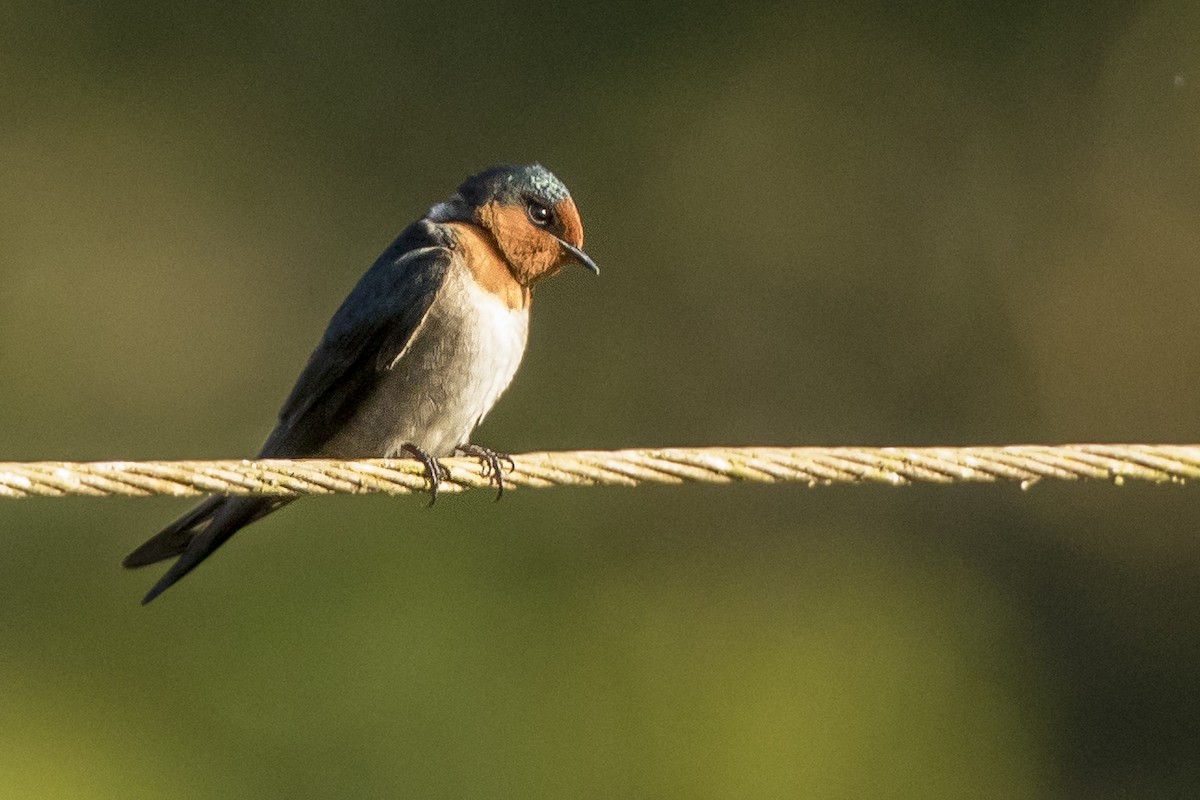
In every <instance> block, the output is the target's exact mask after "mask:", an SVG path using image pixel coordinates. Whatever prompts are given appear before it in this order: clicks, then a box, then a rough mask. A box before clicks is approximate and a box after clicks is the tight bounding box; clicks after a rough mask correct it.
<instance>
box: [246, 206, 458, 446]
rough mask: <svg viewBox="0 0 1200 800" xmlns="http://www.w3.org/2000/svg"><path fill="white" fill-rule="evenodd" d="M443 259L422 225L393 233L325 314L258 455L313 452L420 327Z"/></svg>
mask: <svg viewBox="0 0 1200 800" xmlns="http://www.w3.org/2000/svg"><path fill="white" fill-rule="evenodd" d="M450 258H451V251H450V249H449V248H448V246H447V242H446V240H445V238H444V237H443V235H442V234H441V233H440V231H439V230H438V229H437V227H436V226H435V225H433V224H432V223H430V222H428V221H426V220H421V221H420V222H417V223H415V224H413V225H411V226H409V228H408V229H406V230H405V231H404V232H403V233H401V234H400V237H399V238H398V239H397V240H396V241H395V242H394V243H393V244H392V246H391V247H389V248H388V249H387V250H386V251H385V252H384V253H383V255H381V256H380V257H379V259H378V260H377V261H376V262H375V264H374V265H373V266H372V267H371V268H370V269H369V270H367V273H366V274H365V275H363V277H362V279H361V280H360V281H359V282H358V285H357V286H355V287H354V289H353V290H352V291H351V292H350V295H349V296H348V297H347V298H346V300H345V302H343V303H342V306H341V308H339V309H338V310H337V313H335V314H334V315H333V319H332V320H331V321H330V323H329V327H328V328H327V329H326V331H325V336H324V338H322V339H321V343H320V344H319V345H317V349H316V350H315V351H313V354H312V356H311V357H310V358H309V360H308V365H307V366H306V367H305V368H304V371H303V372H302V373H300V377H299V378H298V379H297V380H296V385H295V386H294V387H293V388H292V393H291V394H290V395H289V396H288V399H287V400H286V401H285V402H284V404H283V408H282V409H281V410H280V412H279V424H278V426H277V427H276V428H275V430H274V432H272V434H271V436H270V437H269V438H268V439H267V442H266V444H265V445H263V449H262V452H261V453H260V455H262V456H266V457H283V456H289V457H293V456H305V455H312V454H314V453H315V452H317V451H318V450H319V449H320V447H321V446H322V445H323V444H324V443H325V442H326V441H327V440H328V439H329V437H330V436H331V434H332V433H333V432H334V430H335V428H336V425H337V421H338V420H339V419H345V418H346V417H347V416H348V415H351V414H353V412H354V408H355V406H356V405H357V403H358V402H360V401H361V400H362V399H363V398H364V397H366V396H367V395H368V394H369V393H370V391H371V390H372V389H373V388H374V386H375V385H376V382H377V381H378V379H379V374H380V372H382V371H384V370H386V369H387V368H388V367H389V366H391V364H392V362H393V361H394V360H395V358H396V356H398V355H399V354H400V353H401V352H402V351H403V350H404V347H405V346H406V345H407V344H408V341H409V339H410V338H412V335H413V333H414V332H415V331H416V330H417V329H418V328H419V327H420V326H421V322H422V320H424V319H425V315H426V314H427V313H428V312H429V307H430V306H431V305H432V304H433V299H434V297H435V296H436V295H437V292H438V289H439V288H441V286H442V282H443V281H444V279H445V276H446V270H447V268H448V267H449V264H450Z"/></svg>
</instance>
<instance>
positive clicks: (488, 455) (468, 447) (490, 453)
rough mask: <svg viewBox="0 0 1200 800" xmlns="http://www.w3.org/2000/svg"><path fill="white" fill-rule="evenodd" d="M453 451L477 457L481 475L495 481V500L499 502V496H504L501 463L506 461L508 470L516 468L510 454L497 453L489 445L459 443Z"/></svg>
mask: <svg viewBox="0 0 1200 800" xmlns="http://www.w3.org/2000/svg"><path fill="white" fill-rule="evenodd" d="M454 452H456V453H462V454H463V455H466V456H473V457H475V458H478V459H479V461H480V471H481V472H482V473H483V477H485V478H490V479H491V480H492V481H494V482H495V484H496V502H500V498H501V497H504V469H503V467H502V464H503V463H504V462H508V471H509V472H512V471H513V470H514V469H516V468H517V464H516V462H515V461H513V460H512V456H510V455H509V454H508V453H498V452H496V451H495V450H492V449H491V448H490V447H483V446H481V445H477V444H460V445H459V446H458V447H456V448H454Z"/></svg>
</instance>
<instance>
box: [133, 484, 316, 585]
mask: <svg viewBox="0 0 1200 800" xmlns="http://www.w3.org/2000/svg"><path fill="white" fill-rule="evenodd" d="M293 499H295V498H286V497H283V498H280V497H213V498H210V499H209V500H205V501H204V502H203V503H201V504H200V505H198V506H196V507H195V508H194V509H192V510H191V511H189V512H188V513H187V514H184V515H183V516H182V517H180V518H179V519H178V520H176V521H175V522H173V523H171V524H170V525H169V526H167V527H166V528H164V529H163V530H162V531H160V532H159V533H158V534H156V535H155V536H154V537H153V538H151V539H150V540H149V541H147V542H146V543H145V544H143V545H142V546H141V547H139V548H138V549H136V550H134V551H133V552H132V553H130V554H129V555H128V556H126V557H125V560H124V561H123V562H121V563H122V564H123V565H124V566H126V567H141V566H145V565H147V564H153V563H156V562H158V561H163V560H165V559H168V558H173V557H175V556H179V558H178V560H177V561H176V562H175V563H174V564H172V565H171V567H170V568H169V569H168V570H167V572H166V574H164V575H163V576H162V578H161V579H160V580H159V581H158V583H156V584H154V587H153V588H152V589H150V591H149V592H148V593H147V594H146V596H145V597H144V598H143V599H142V605H146V604H147V603H149V602H150V601H151V600H153V599H154V598H156V597H158V596H159V595H160V594H162V593H163V592H165V591H166V590H167V589H169V588H170V587H171V586H173V585H174V584H175V582H176V581H178V580H179V579H180V578H182V577H183V576H184V575H186V574H188V573H189V572H191V571H192V570H193V569H195V568H196V567H197V566H199V565H200V563H201V562H202V561H204V559H206V558H208V557H209V556H210V555H212V554H213V552H214V551H216V549H217V548H218V547H220V546H221V545H223V544H224V543H225V542H227V541H229V538H230V537H231V536H233V535H234V534H235V533H237V532H238V531H239V530H241V529H242V528H244V527H246V526H247V525H249V524H250V523H252V522H255V521H257V520H259V519H262V518H263V517H265V516H266V515H267V514H270V513H271V512H272V511H275V510H277V509H279V508H282V507H283V506H285V505H287V504H288V503H290V502H291V501H292V500H293Z"/></svg>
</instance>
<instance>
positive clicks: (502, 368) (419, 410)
mask: <svg viewBox="0 0 1200 800" xmlns="http://www.w3.org/2000/svg"><path fill="white" fill-rule="evenodd" d="M571 264H578V265H581V266H583V267H586V268H587V269H589V270H591V271H592V272H594V273H596V274H597V275H598V274H599V273H600V269H599V267H597V266H596V263H595V262H594V261H592V259H591V258H590V257H589V256H588V255H587V253H585V252H584V251H583V223H582V221H581V220H580V218H579V211H578V209H577V208H576V207H575V202H574V200H572V199H571V195H570V193H569V192H568V191H567V187H566V186H564V185H563V184H562V182H561V181H560V180H559V179H558V178H556V177H555V176H554V175H553V173H551V172H550V171H549V170H548V169H546V168H545V167H543V166H541V165H540V164H532V165H528V166H499V167H493V168H491V169H488V170H486V171H484V172H481V173H479V174H478V175H473V176H471V177H469V178H467V179H466V180H465V181H464V182H463V183H462V185H461V186H459V187H458V190H457V191H456V192H455V193H454V194H452V195H451V196H450V197H449V198H448V199H447V200H445V201H443V202H441V203H438V204H436V205H434V206H433V207H432V208H431V209H430V210H429V213H427V214H426V215H425V216H424V217H422V218H421V219H419V220H417V221H416V222H414V223H413V224H411V225H409V226H408V227H407V228H405V229H404V231H402V232H401V233H400V236H399V237H398V238H397V239H396V241H394V242H393V243H392V244H391V246H390V247H388V248H387V250H385V251H384V252H383V254H382V255H381V256H380V257H379V258H378V259H377V260H376V261H375V263H374V265H372V267H371V268H370V269H369V270H367V272H366V274H364V275H363V277H362V278H361V279H360V280H359V282H358V284H357V285H356V286H355V287H354V289H353V290H352V291H351V292H350V294H349V295H348V296H347V297H346V299H345V301H344V302H343V303H342V305H341V307H340V308H339V309H338V310H337V312H336V313H335V314H334V315H333V319H332V320H330V323H329V327H328V328H327V329H326V331H325V335H324V336H323V337H322V339H321V341H320V343H319V344H318V345H317V348H316V350H315V351H314V352H313V354H312V356H311V357H310V358H309V360H308V364H307V366H306V367H305V368H304V370H303V371H302V372H301V373H300V377H299V378H298V379H297V380H296V384H295V386H294V387H293V389H292V391H291V394H290V395H289V396H288V398H287V400H286V401H285V402H284V404H283V408H282V409H281V411H280V412H279V422H278V424H277V425H276V427H275V429H274V430H273V431H272V432H271V434H270V435H269V436H268V437H267V440H266V443H265V444H264V445H263V446H262V449H261V450H260V451H259V453H258V457H259V458H348V459H358V458H398V457H402V456H412V457H415V458H418V459H420V460H421V461H422V462H423V463H424V464H425V468H426V474H427V476H428V478H429V482H430V486H431V488H432V489H433V491H434V492H435V494H434V496H435V497H436V487H437V484H438V480H439V479H440V477H441V474H442V470H441V467H440V465H439V464H438V462H437V459H438V458H439V457H446V456H451V455H454V454H455V453H456V452H464V453H466V454H468V455H474V456H477V457H480V458H482V459H483V461H484V465H485V471H488V467H489V465H490V475H491V476H492V477H493V479H494V480H496V481H497V482H498V487H499V489H500V490H501V491H503V478H502V476H501V463H500V462H501V461H502V460H504V458H505V457H503V456H500V455H499V454H497V453H495V452H494V451H492V450H489V449H487V448H483V447H479V446H477V445H474V444H471V443H470V435H471V433H472V431H474V430H475V428H476V427H477V426H478V425H479V423H480V422H482V421H483V418H484V417H485V416H487V413H488V412H489V411H490V410H491V408H492V406H493V405H494V404H495V403H496V400H497V399H499V397H500V395H501V394H502V393H503V392H504V390H505V389H506V388H507V387H508V385H509V383H510V382H511V381H512V378H513V375H514V374H516V371H517V367H518V366H519V365H520V363H521V356H522V355H523V354H524V352H525V341H526V337H527V334H528V331H529V307H530V304H531V302H532V300H533V289H534V286H535V285H536V284H537V283H538V282H539V281H541V280H542V279H544V278H548V277H550V276H553V275H555V274H557V273H558V272H559V271H561V270H562V269H563V267H565V266H568V265H571ZM294 499H295V498H279V497H230V496H217V497H212V498H209V499H208V500H205V501H204V502H202V503H200V504H199V505H198V506H196V507H195V508H193V509H192V510H191V511H189V512H188V513H187V514H184V515H183V516H182V517H180V518H179V519H177V520H176V521H175V522H173V523H171V524H170V525H168V526H167V527H166V528H164V529H163V530H162V531H160V532H159V533H158V534H156V535H155V536H154V537H153V538H151V539H150V540H149V541H147V542H146V543H145V544H143V545H142V546H141V547H138V548H137V549H136V550H134V551H133V552H132V553H130V554H129V555H128V556H126V557H125V560H124V561H123V562H122V565H123V566H125V567H127V568H135V567H143V566H147V565H149V564H155V563H157V562H159V561H165V560H167V559H171V558H175V559H176V560H175V563H174V564H172V565H171V567H170V568H169V569H168V570H167V571H166V573H165V574H164V575H163V576H162V578H161V579H160V580H159V581H158V583H156V584H155V585H154V587H153V588H152V589H150V591H149V593H147V594H146V596H145V598H144V599H143V600H142V604H143V605H145V604H146V603H149V602H150V601H151V600H153V599H154V598H156V597H158V596H159V595H160V594H162V593H163V592H164V591H166V590H167V589H168V588H170V587H171V586H172V585H174V584H175V583H176V582H177V581H178V580H179V579H180V578H182V577H183V576H184V575H186V574H188V573H189V572H191V571H192V570H193V569H195V568H196V567H197V566H198V565H199V564H200V563H201V562H202V561H204V560H205V559H206V558H208V557H209V556H210V555H212V554H213V552H215V551H216V550H217V548H219V547H220V546H221V545H222V544H224V543H225V542H227V541H228V540H229V538H230V537H231V536H233V535H234V534H235V533H237V532H238V531H239V530H241V529H242V528H244V527H245V526H247V525H249V524H250V523H252V522H256V521H258V520H260V519H262V518H263V517H265V516H266V515H267V514H270V513H271V512H273V511H277V510H278V509H280V508H282V507H283V506H285V505H287V504H288V503H290V502H292V500H294Z"/></svg>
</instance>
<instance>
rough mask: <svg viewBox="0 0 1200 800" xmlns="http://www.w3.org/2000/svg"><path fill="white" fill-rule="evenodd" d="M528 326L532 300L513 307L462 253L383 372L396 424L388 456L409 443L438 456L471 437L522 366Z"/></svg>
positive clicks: (389, 413)
mask: <svg viewBox="0 0 1200 800" xmlns="http://www.w3.org/2000/svg"><path fill="white" fill-rule="evenodd" d="M528 331H529V311H528V309H527V308H512V307H511V306H510V305H509V304H508V303H507V302H506V301H505V300H504V299H503V298H501V297H499V296H497V295H496V294H495V293H494V292H491V291H488V289H486V288H485V287H483V286H481V285H480V284H479V283H478V282H477V281H476V280H475V278H474V276H473V275H472V273H471V272H470V271H469V270H468V269H466V268H465V267H464V266H462V265H461V263H460V262H458V261H457V260H455V262H454V263H453V264H452V266H451V267H450V269H449V270H448V273H447V275H446V279H445V282H444V283H443V284H442V286H441V287H440V288H439V290H438V293H437V296H436V298H435V299H434V301H433V305H432V306H431V307H430V309H429V312H428V314H427V315H426V317H425V320H424V321H423V322H422V324H421V326H420V328H419V330H418V331H417V332H416V333H415V334H414V336H413V339H412V341H411V342H410V343H409V346H408V347H407V348H406V349H405V352H404V354H403V355H402V356H401V357H400V358H399V359H398V360H397V361H396V362H395V363H393V364H392V366H391V368H390V370H388V374H387V375H385V376H384V378H383V381H384V383H385V386H384V387H383V389H384V390H383V391H382V392H381V393H380V399H381V400H384V401H385V403H386V404H387V405H388V406H390V408H388V409H387V411H386V412H385V413H387V416H388V417H390V418H391V419H392V420H393V425H394V426H395V427H394V428H393V430H392V431H390V434H391V435H390V436H389V437H388V440H389V441H388V448H387V449H388V456H394V455H400V454H401V448H402V447H403V445H405V444H409V443H411V444H415V445H416V446H417V447H419V448H421V449H422V450H425V451H426V452H428V453H430V454H432V455H437V456H441V455H450V454H451V453H452V452H453V450H454V448H455V447H457V446H458V445H460V444H465V443H467V442H468V441H469V437H470V434H471V432H472V431H473V430H474V429H475V427H476V426H477V425H479V423H480V422H481V421H482V420H483V418H484V417H485V416H486V415H487V413H488V412H489V411H490V410H491V408H492V406H493V405H495V403H496V401H497V400H498V399H499V398H500V395H501V394H503V392H504V390H505V389H507V388H508V385H509V383H510V382H511V381H512V378H513V375H515V374H516V371H517V367H518V366H520V363H521V356H522V355H523V354H524V352H525V342H526V338H527V335H528ZM381 410H382V409H381ZM397 412H399V413H397Z"/></svg>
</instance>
